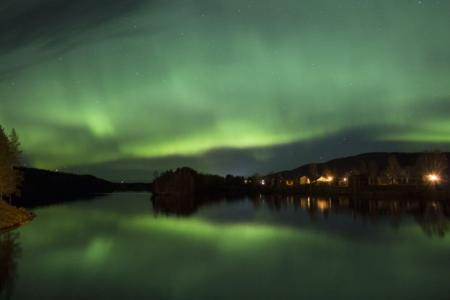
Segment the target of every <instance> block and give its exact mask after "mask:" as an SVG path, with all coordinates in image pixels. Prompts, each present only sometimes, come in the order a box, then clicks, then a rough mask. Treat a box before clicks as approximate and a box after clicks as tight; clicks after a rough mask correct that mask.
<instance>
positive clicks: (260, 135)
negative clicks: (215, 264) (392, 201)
mask: <svg viewBox="0 0 450 300" xmlns="http://www.w3.org/2000/svg"><path fill="white" fill-rule="evenodd" d="M91 2H92V1H87V0H83V1H77V3H78V4H74V3H72V4H70V1H61V3H58V4H56V3H55V2H54V1H50V0H34V1H32V0H28V1H25V0H23V1H9V0H8V1H6V4H3V5H0V17H1V19H2V21H0V28H2V29H0V36H1V37H0V55H1V56H0V124H3V125H5V126H6V127H8V128H12V127H15V128H17V130H18V132H19V134H20V135H21V139H22V143H23V148H24V152H25V153H26V155H27V160H28V161H29V162H30V163H31V164H32V165H35V166H38V167H44V168H70V167H73V166H79V165H88V164H96V163H108V162H111V161H118V160H133V159H158V158H166V157H171V156H197V157H201V156H202V155H204V154H205V153H208V152H209V151H215V150H217V149H240V150H245V149H260V150H261V149H262V150H261V151H262V152H263V154H264V151H263V150H264V149H266V148H270V147H276V146H279V145H290V144H293V143H308V141H311V140H326V139H327V138H329V137H331V136H336V135H343V136H345V133H346V132H348V131H352V130H355V129H358V130H361V131H362V135H363V136H364V137H365V139H366V140H367V141H369V142H370V143H375V144H376V143H382V144H383V145H385V144H387V145H389V147H390V148H387V149H386V150H388V151H389V150H395V149H397V148H398V145H402V148H401V149H402V150H413V149H416V148H417V147H424V148H427V147H434V146H436V145H439V146H440V147H444V148H446V149H443V150H447V149H450V146H449V145H450V123H449V121H448V115H449V113H450V84H449V83H450V51H449V49H450V35H449V34H448V28H450V2H448V1H437V0H435V1H431V0H430V1H426V0H423V1H413V0H398V1H391V0H379V1H369V0H366V1H361V0H345V1H344V0H343V1H335V0H302V1H297V0H281V1H274V0H273V1H269V0H260V1H246V0H241V1H237V0H217V1H207V0H199V1H193V0H192V1H181V0H180V1H115V3H116V4H114V5H112V1H109V0H102V1H98V3H97V4H94V3H91ZM64 3H67V4H64ZM120 3H124V4H123V6H121V5H120ZM125 3H126V5H125ZM405 145H406V146H405ZM352 149H354V152H359V151H362V150H364V149H361V148H358V147H357V146H355V147H354V148H352ZM261 151H257V153H256V154H254V152H252V153H253V154H252V155H253V156H256V157H257V158H258V155H259V156H260V155H261V153H260V152H261ZM333 154H334V155H337V153H334V152H333V153H330V154H329V155H330V156H333ZM274 155H275V154H274V153H272V152H270V151H269V153H268V154H266V155H263V156H265V157H264V159H274V158H273V156H274ZM299 155H300V154H299ZM298 162H300V161H298ZM216 167H217V166H216ZM271 167H273V168H280V167H281V165H279V164H278V165H277V164H276V163H274V164H272V165H271ZM293 167H295V166H293ZM205 168H208V167H205ZM217 169H220V168H217Z"/></svg>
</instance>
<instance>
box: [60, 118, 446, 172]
mask: <svg viewBox="0 0 450 300" xmlns="http://www.w3.org/2000/svg"><path fill="white" fill-rule="evenodd" d="M391 130H396V131H399V130H400V128H395V129H394V128H391V127H377V128H364V129H351V130H346V131H342V132H339V133H336V134H334V135H330V136H328V137H325V138H316V139H313V140H308V141H302V142H297V143H290V144H284V145H278V146H270V147H259V148H249V149H217V150H213V151H209V152H206V153H204V154H202V155H199V156H166V157H160V158H149V159H121V160H116V161H109V162H105V163H101V164H90V165H83V166H75V167H71V168H69V169H68V171H72V172H78V173H93V174H97V175H98V176H100V177H104V178H107V179H110V180H123V179H125V180H131V181H142V180H144V181H150V180H151V178H152V176H153V172H154V171H155V170H158V171H164V170H167V169H175V168H178V167H180V166H189V167H193V168H195V169H197V170H200V171H202V172H208V173H215V174H221V175H226V174H234V175H252V174H254V173H255V172H256V173H260V174H266V173H270V172H272V171H273V172H275V171H281V170H290V169H294V168H296V167H299V166H301V165H303V164H307V163H311V162H318V163H320V162H325V161H328V160H331V159H334V158H338V157H346V156H351V155H357V154H360V153H364V152H395V151H425V150H431V149H430V147H432V148H433V149H449V148H450V143H436V144H433V145H431V144H430V143H423V144H422V143H414V144H412V143H406V142H405V143H401V142H388V141H376V140H374V139H373V136H376V135H381V134H383V133H385V132H386V131H391Z"/></svg>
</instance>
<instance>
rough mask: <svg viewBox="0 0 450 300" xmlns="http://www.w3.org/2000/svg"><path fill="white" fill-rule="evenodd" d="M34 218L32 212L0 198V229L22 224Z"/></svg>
mask: <svg viewBox="0 0 450 300" xmlns="http://www.w3.org/2000/svg"><path fill="white" fill-rule="evenodd" d="M33 218H34V214H33V213H31V212H29V211H27V210H26V209H24V208H17V207H15V206H12V205H9V204H7V203H6V202H5V201H2V200H0V231H2V230H6V229H10V228H14V227H17V226H20V225H23V224H25V223H27V222H29V221H31V220H32V219H33Z"/></svg>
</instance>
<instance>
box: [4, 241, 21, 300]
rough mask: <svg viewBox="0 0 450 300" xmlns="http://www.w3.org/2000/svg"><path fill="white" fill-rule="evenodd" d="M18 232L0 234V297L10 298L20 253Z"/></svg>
mask: <svg viewBox="0 0 450 300" xmlns="http://www.w3.org/2000/svg"><path fill="white" fill-rule="evenodd" d="M18 240H19V234H18V233H12V232H8V233H4V234H0V298H1V297H3V296H4V298H5V299H11V297H12V294H13V291H14V283H15V280H16V277H17V261H18V259H19V255H20V245H19V241H18Z"/></svg>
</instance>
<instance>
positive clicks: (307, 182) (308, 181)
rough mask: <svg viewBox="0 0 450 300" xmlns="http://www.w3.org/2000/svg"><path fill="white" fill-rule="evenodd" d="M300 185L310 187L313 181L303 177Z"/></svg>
mask: <svg viewBox="0 0 450 300" xmlns="http://www.w3.org/2000/svg"><path fill="white" fill-rule="evenodd" d="M299 184H300V185H308V184H311V180H310V179H309V177H307V176H302V177H300V179H299Z"/></svg>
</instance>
